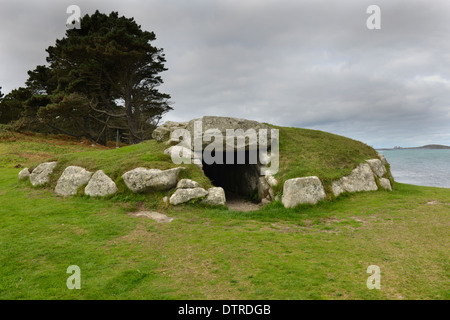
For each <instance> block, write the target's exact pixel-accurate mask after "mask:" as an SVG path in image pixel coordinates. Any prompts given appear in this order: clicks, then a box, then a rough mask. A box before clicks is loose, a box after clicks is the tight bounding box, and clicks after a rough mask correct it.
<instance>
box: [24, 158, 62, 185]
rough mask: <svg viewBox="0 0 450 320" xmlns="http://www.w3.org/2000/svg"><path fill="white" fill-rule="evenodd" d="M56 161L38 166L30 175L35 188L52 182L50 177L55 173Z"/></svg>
mask: <svg viewBox="0 0 450 320" xmlns="http://www.w3.org/2000/svg"><path fill="white" fill-rule="evenodd" d="M57 164H58V163H57V162H56V161H53V162H44V163H41V164H40V165H38V166H37V167H36V168H35V169H34V170H33V171H32V172H31V174H30V182H31V184H32V185H33V186H35V187H36V186H42V185H44V184H46V183H48V182H49V181H50V175H51V174H52V173H53V170H54V169H55V167H56V165H57Z"/></svg>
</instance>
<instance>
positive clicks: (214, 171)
mask: <svg viewBox="0 0 450 320" xmlns="http://www.w3.org/2000/svg"><path fill="white" fill-rule="evenodd" d="M221 154H222V156H223V164H217V163H213V164H207V163H206V162H205V160H204V159H203V162H202V164H203V172H204V173H205V175H206V176H207V177H208V178H209V179H210V180H211V182H212V183H213V185H214V186H216V187H222V188H223V189H224V190H225V195H226V197H227V199H228V198H230V197H240V198H246V197H248V196H251V195H253V194H254V193H255V192H257V189H258V179H259V166H258V165H257V164H251V163H249V162H250V161H249V152H248V151H246V152H245V163H243V164H238V163H237V155H238V153H237V152H231V153H230V152H228V153H227V152H221ZM227 155H228V157H230V158H231V157H233V158H234V163H233V164H230V163H226V162H227V161H226V159H227ZM212 156H213V157H216V156H220V155H219V154H218V152H215V153H214V152H212Z"/></svg>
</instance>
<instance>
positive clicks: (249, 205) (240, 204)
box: [226, 199, 262, 211]
mask: <svg viewBox="0 0 450 320" xmlns="http://www.w3.org/2000/svg"><path fill="white" fill-rule="evenodd" d="M226 206H227V207H228V209H230V210H235V211H255V210H258V209H259V208H261V207H262V204H257V203H253V202H250V201H245V200H242V199H231V200H228V201H227V203H226Z"/></svg>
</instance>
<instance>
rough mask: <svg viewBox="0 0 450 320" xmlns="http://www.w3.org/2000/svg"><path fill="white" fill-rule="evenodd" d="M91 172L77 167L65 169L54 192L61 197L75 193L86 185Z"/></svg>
mask: <svg viewBox="0 0 450 320" xmlns="http://www.w3.org/2000/svg"><path fill="white" fill-rule="evenodd" d="M91 176H92V172H89V171H87V170H86V169H84V168H82V167H78V166H69V167H67V168H66V169H65V170H64V172H63V174H62V175H61V177H59V179H58V182H57V183H56V188H55V192H56V193H57V194H59V195H61V196H71V195H74V194H76V193H77V189H78V188H79V187H81V186H82V185H83V184H86V183H88V181H89V179H90V178H91Z"/></svg>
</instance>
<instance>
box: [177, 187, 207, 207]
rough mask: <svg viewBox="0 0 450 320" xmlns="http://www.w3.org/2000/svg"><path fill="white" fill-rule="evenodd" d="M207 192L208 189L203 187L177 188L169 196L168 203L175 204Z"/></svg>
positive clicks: (202, 195) (204, 194)
mask: <svg viewBox="0 0 450 320" xmlns="http://www.w3.org/2000/svg"><path fill="white" fill-rule="evenodd" d="M207 194H208V191H206V190H205V189H203V188H190V189H177V191H175V193H174V194H173V195H172V196H171V197H170V199H169V203H170V204H171V205H174V206H176V205H178V204H181V203H185V202H188V201H190V200H192V199H198V198H203V197H205V196H206V195H207Z"/></svg>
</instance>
